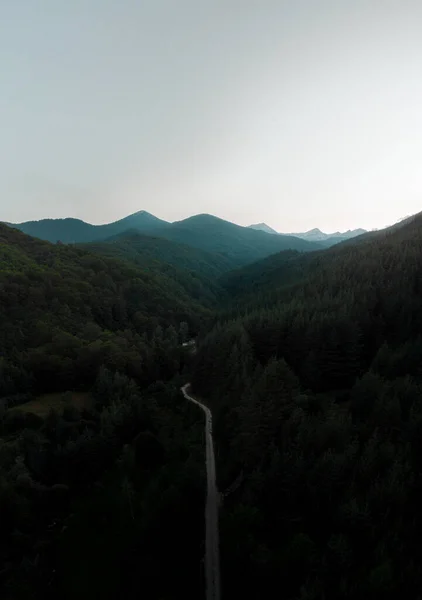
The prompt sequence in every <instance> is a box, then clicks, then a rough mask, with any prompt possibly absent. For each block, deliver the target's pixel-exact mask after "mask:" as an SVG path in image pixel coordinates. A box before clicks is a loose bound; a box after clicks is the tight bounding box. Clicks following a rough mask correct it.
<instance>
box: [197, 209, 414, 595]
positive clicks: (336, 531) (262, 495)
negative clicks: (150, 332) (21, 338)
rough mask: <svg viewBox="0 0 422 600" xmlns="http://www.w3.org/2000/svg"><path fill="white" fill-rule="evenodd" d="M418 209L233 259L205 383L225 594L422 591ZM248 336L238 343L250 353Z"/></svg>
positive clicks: (202, 357)
mask: <svg viewBox="0 0 422 600" xmlns="http://www.w3.org/2000/svg"><path fill="white" fill-rule="evenodd" d="M421 277H422V217H421V216H418V217H416V218H415V219H412V220H410V221H409V222H407V223H405V224H403V225H401V226H400V227H396V228H393V229H392V230H391V231H388V232H385V233H382V234H381V233H378V234H377V235H376V236H367V237H365V239H362V240H358V241H357V242H356V243H349V244H345V245H341V246H338V247H336V248H332V249H330V250H328V251H326V252H319V253H316V254H315V255H309V256H295V255H294V254H292V253H285V254H283V253H282V254H279V255H276V256H274V257H270V258H268V259H266V260H264V261H261V263H258V264H256V265H252V266H250V267H246V268H245V269H243V270H242V271H240V272H237V273H236V272H234V273H232V274H230V275H229V276H228V277H227V278H226V279H225V286H226V288H227V289H228V291H229V292H230V293H231V294H232V296H233V297H234V298H235V303H234V304H233V305H232V306H231V307H230V306H229V308H228V309H227V312H226V315H225V316H223V317H222V318H221V319H220V321H219V322H218V323H217V324H216V325H215V327H214V328H213V329H212V330H211V331H210V332H209V333H208V334H207V335H204V336H202V339H201V341H200V343H199V345H198V353H197V355H196V359H195V360H196V368H195V375H194V378H193V383H194V389H196V390H197V392H198V393H199V394H201V395H202V396H203V397H208V398H209V401H210V404H211V405H212V407H213V408H214V414H215V421H216V422H215V427H214V431H215V435H216V440H217V447H218V449H219V452H218V465H217V467H218V472H219V473H220V477H221V478H222V480H221V484H220V486H222V487H225V486H226V485H227V486H229V485H230V483H231V482H232V481H233V480H234V479H235V478H236V476H237V475H238V474H239V473H240V472H241V473H242V474H243V475H242V483H241V485H240V486H239V488H238V490H237V491H236V492H234V493H233V494H232V495H229V496H228V497H227V499H226V500H225V504H224V508H223V511H222V515H221V531H220V539H221V544H222V547H221V551H222V564H223V589H224V591H225V594H226V595H227V596H229V597H230V596H238V597H243V598H264V597H271V596H272V595H273V594H274V590H282V592H281V593H282V596H283V597H284V598H287V599H289V600H298V599H304V598H315V599H320V598H325V599H326V600H331V599H333V600H334V599H337V598H345V599H350V600H352V599H355V598H356V599H357V598H362V597H368V598H379V599H380V600H381V599H382V600H384V599H395V598H397V597H399V596H400V595H401V594H402V593H403V592H404V590H406V593H407V595H408V596H409V597H411V598H418V597H419V596H418V594H420V590H421V589H422V569H421V567H420V561H419V553H418V547H419V538H420V532H421V531H422V518H421V515H420V502H421V500H422V496H421V486H420V481H419V480H420V469H421V465H422V460H421V456H422V444H421V441H420V440H421V435H422V425H421V423H422V417H421V415H422V400H421V399H422V370H421V359H422V344H421V331H422V286H421V285H420V281H421ZM240 349H242V350H241V351H240Z"/></svg>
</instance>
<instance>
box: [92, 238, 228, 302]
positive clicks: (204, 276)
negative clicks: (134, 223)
mask: <svg viewBox="0 0 422 600" xmlns="http://www.w3.org/2000/svg"><path fill="white" fill-rule="evenodd" d="M84 247H85V248H86V249H87V250H89V251H90V252H95V253H97V254H101V255H102V256H105V257H108V258H119V259H122V260H127V261H128V262H131V263H133V264H134V265H136V266H138V267H140V268H142V269H145V270H146V271H147V272H150V273H157V274H158V275H159V276H160V279H161V280H163V281H166V280H169V285H173V286H174V283H175V282H176V283H177V284H178V285H179V286H180V287H181V288H183V290H184V291H185V293H187V294H189V296H190V297H191V298H193V299H197V300H200V301H202V302H205V301H206V302H208V304H209V305H210V306H211V305H214V306H215V304H216V301H217V299H220V297H221V295H222V293H223V290H222V289H221V287H220V285H219V284H218V283H217V278H218V277H219V276H220V275H221V274H222V273H224V272H225V271H228V270H229V269H230V268H232V267H233V263H232V262H231V261H230V260H229V259H227V258H225V257H224V256H221V255H219V254H211V253H209V252H204V251H203V250H199V249H195V248H192V247H189V246H186V245H184V244H179V243H176V242H170V241H169V240H166V239H163V238H157V237H150V236H146V235H140V234H136V233H133V234H129V235H124V236H119V237H117V238H116V239H113V240H110V241H107V242H102V243H92V244H86V245H85V246H84Z"/></svg>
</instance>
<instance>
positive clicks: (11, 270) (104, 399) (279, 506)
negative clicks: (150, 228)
mask: <svg viewBox="0 0 422 600" xmlns="http://www.w3.org/2000/svg"><path fill="white" fill-rule="evenodd" d="M268 235H269V234H268ZM188 248H189V246H184V245H181V244H180V243H179V241H177V243H176V242H173V241H169V240H160V238H148V237H146V236H142V235H139V234H133V233H132V234H130V235H126V236H124V237H118V238H116V239H113V240H110V241H108V242H101V243H99V242H96V243H95V244H86V245H84V246H83V247H78V246H66V245H63V244H51V243H48V242H42V241H40V240H35V239H33V238H30V237H28V236H26V235H24V234H23V233H21V232H19V231H16V230H14V229H11V228H9V227H7V226H0V324H1V326H0V588H1V596H2V598H5V599H7V600H9V599H10V600H12V599H26V598H58V597H60V598H64V599H67V598H68V599H73V598H93V597H94V598H95V597H101V598H105V599H108V598H109V599H111V598H113V599H114V598H129V599H130V598H139V597H142V596H144V597H146V598H151V599H154V598H156V599H157V600H167V599H171V598H179V597H185V598H201V597H203V594H204V582H203V568H202V558H203V554H204V531H203V514H204V501H205V473H204V447H203V420H202V416H201V414H200V413H199V412H198V411H197V410H196V409H195V407H194V406H192V405H190V404H189V403H187V402H186V401H185V400H184V398H183V397H182V395H181V394H180V391H179V390H180V386H181V385H182V384H184V383H185V382H186V381H191V382H192V386H193V390H194V393H195V394H197V396H198V397H199V398H201V399H202V401H203V402H205V403H206V404H208V405H209V406H210V408H211V410H212V412H213V417H214V424H215V426H214V438H215V439H214V441H215V446H216V458H217V477H218V486H219V488H220V490H221V491H222V492H223V491H225V490H229V491H230V493H229V494H227V495H225V496H224V498H223V500H222V504H221V507H220V542H221V569H222V589H223V594H224V597H227V598H231V597H233V598H234V597H236V598H237V597H239V598H245V599H247V598H251V599H258V598H267V597H272V596H273V595H275V594H277V595H279V596H282V597H283V598H286V599H288V600H311V599H312V600H317V599H318V600H320V599H327V600H331V599H332V600H334V599H337V598H345V599H350V600H355V599H356V600H357V599H358V598H362V597H368V598H373V599H380V600H381V599H382V600H384V599H386V600H388V599H393V598H397V597H399V595H401V594H403V593H406V594H407V596H408V597H409V598H412V599H413V598H414V599H415V600H416V599H417V598H419V597H420V593H421V592H420V591H421V589H422V570H421V567H420V551H419V547H420V533H421V531H422V516H421V513H420V508H419V507H420V505H421V501H422V486H421V469H422V441H421V440H422V402H421V398H422V367H421V365H422V302H421V300H422V283H421V282H422V217H421V216H420V215H417V216H416V217H415V218H413V219H410V220H408V221H406V222H404V223H402V224H401V225H400V226H398V227H394V228H392V229H390V230H385V231H383V232H377V234H376V235H367V236H363V237H362V238H359V239H358V240H355V241H354V240H351V241H348V242H347V243H344V244H339V245H338V246H335V247H333V248H330V249H328V250H317V251H315V252H309V253H306V254H303V253H301V252H298V251H297V250H286V251H284V252H280V253H278V254H274V255H272V256H269V257H267V258H264V259H263V260H261V261H259V262H256V263H253V264H248V265H246V266H244V267H243V268H242V269H238V270H234V271H230V268H231V266H232V265H231V263H230V261H229V260H228V258H227V257H226V258H225V257H224V256H223V255H222V254H221V253H215V254H213V253H212V252H208V251H207V252H206V251H202V250H198V249H194V248H192V249H191V253H189V251H188V250H187V249H188ZM192 338H195V339H196V351H195V352H192V349H191V347H190V346H185V345H184V343H185V342H187V341H188V340H190V339H192ZM233 484H234V485H233Z"/></svg>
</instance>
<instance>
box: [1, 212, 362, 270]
mask: <svg viewBox="0 0 422 600" xmlns="http://www.w3.org/2000/svg"><path fill="white" fill-rule="evenodd" d="M6 224H7V225H9V226H11V227H14V228H16V229H19V230H20V231H22V232H24V233H26V234H28V235H31V236H33V237H36V238H39V239H42V240H45V241H49V242H53V243H57V242H61V243H63V244H86V243H90V242H103V241H106V240H110V239H114V238H119V237H120V236H127V235H133V234H143V235H148V236H153V237H155V238H160V239H166V240H170V241H172V242H176V243H177V244H184V245H185V246H188V247H191V248H192V247H193V248H196V249H199V250H202V251H205V252H208V253H212V254H218V255H219V256H220V259H221V260H224V261H226V263H227V264H226V266H227V268H228V269H230V268H236V267H239V266H243V265H246V264H248V263H250V262H253V261H256V260H260V259H262V258H265V257H266V256H269V255H270V254H274V253H276V252H280V251H282V250H298V251H300V252H308V251H313V250H321V249H323V248H326V247H328V246H331V245H334V244H336V243H339V242H341V241H344V240H346V239H350V238H353V237H355V236H358V235H361V234H362V233H365V231H364V230H363V229H356V230H354V231H347V232H344V233H341V232H336V233H333V234H326V233H323V232H321V231H320V230H319V229H312V230H311V231H308V232H305V233H294V234H284V233H277V232H276V231H275V230H274V229H272V228H271V227H269V226H268V225H266V224H265V223H259V224H256V225H250V226H249V227H242V226H240V225H236V224H234V223H231V222H229V221H225V220H224V219H220V218H218V217H215V216H213V215H209V214H199V215H195V216H192V217H189V218H187V219H183V220H181V221H176V222H174V223H170V222H168V221H164V220H163V219H159V218H158V217H155V216H154V215H152V214H150V213H148V212H147V211H145V210H141V211H138V212H136V213H134V214H132V215H129V216H127V217H125V218H123V219H120V220H118V221H114V222H112V223H107V224H104V225H92V224H90V223H87V222H85V221H82V220H80V219H74V218H65V219H42V220H39V221H27V222H24V223H15V224H12V223H6Z"/></svg>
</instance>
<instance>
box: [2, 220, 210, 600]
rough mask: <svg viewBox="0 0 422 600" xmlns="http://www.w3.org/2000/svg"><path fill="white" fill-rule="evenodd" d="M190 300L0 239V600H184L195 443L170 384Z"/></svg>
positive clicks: (200, 319)
mask: <svg viewBox="0 0 422 600" xmlns="http://www.w3.org/2000/svg"><path fill="white" fill-rule="evenodd" d="M197 291H199V290H197ZM203 300H204V303H202V300H201V298H200V297H198V298H197V299H193V298H192V297H191V296H190V295H189V292H188V291H187V288H186V287H185V286H184V282H183V281H180V280H178V278H177V277H176V278H173V273H172V272H170V273H169V274H166V275H164V274H163V273H161V272H160V270H159V269H147V268H141V267H139V266H134V265H130V264H129V263H125V262H123V261H120V260H116V259H108V258H104V257H100V256H98V255H96V254H93V253H90V252H87V251H86V250H82V249H77V248H75V247H68V246H64V245H52V244H49V243H47V242H41V241H39V240H35V239H33V238H29V237H27V236H25V235H24V234H22V233H21V232H19V231H17V230H15V229H10V228H8V227H6V226H0V323H1V327H0V353H1V355H0V515H1V519H0V593H1V597H2V598H5V599H7V600H17V599H21V598H22V599H23V598H43V599H44V598H51V599H53V598H66V599H73V598H75V599H76V598H78V599H79V598H90V599H91V598H93V597H99V596H101V597H102V598H113V599H114V598H119V597H125V598H138V597H139V596H140V595H141V594H143V593H145V594H146V595H147V597H149V598H156V599H157V600H161V599H162V598H163V597H171V594H173V593H174V590H175V589H176V590H181V589H183V593H184V595H187V596H188V597H192V598H197V597H198V595H199V594H200V591H201V590H202V585H203V584H202V581H201V573H200V571H199V570H198V568H197V565H198V564H199V562H200V558H201V553H200V549H201V544H202V540H203V532H202V530H201V526H202V514H203V504H202V493H203V489H204V483H203V480H202V477H203V457H202V445H201V432H202V428H201V426H200V423H198V419H197V414H196V412H195V410H194V409H192V408H191V407H187V406H186V403H185V402H184V401H183V400H181V399H180V398H179V394H178V385H179V383H178V381H179V380H178V379H177V378H178V377H180V373H181V372H182V371H183V369H184V368H185V365H186V364H187V363H188V362H189V360H190V354H189V350H187V349H186V348H184V347H183V346H182V343H183V342H185V341H186V340H187V339H188V338H189V337H190V336H193V335H196V334H197V332H198V329H199V327H201V326H204V324H206V322H207V319H208V318H209V315H210V310H209V309H208V308H205V306H204V305H207V304H209V302H210V299H209V297H208V296H207V295H206V296H205V297H204V299H203ZM180 539H183V540H184V542H185V543H186V544H187V545H188V548H187V549H185V552H184V553H183V555H182V554H181V553H180V552H179V541H178V540H180ZM162 569H163V570H165V572H166V573H167V578H164V579H163V578H162V571H161V570H162Z"/></svg>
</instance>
